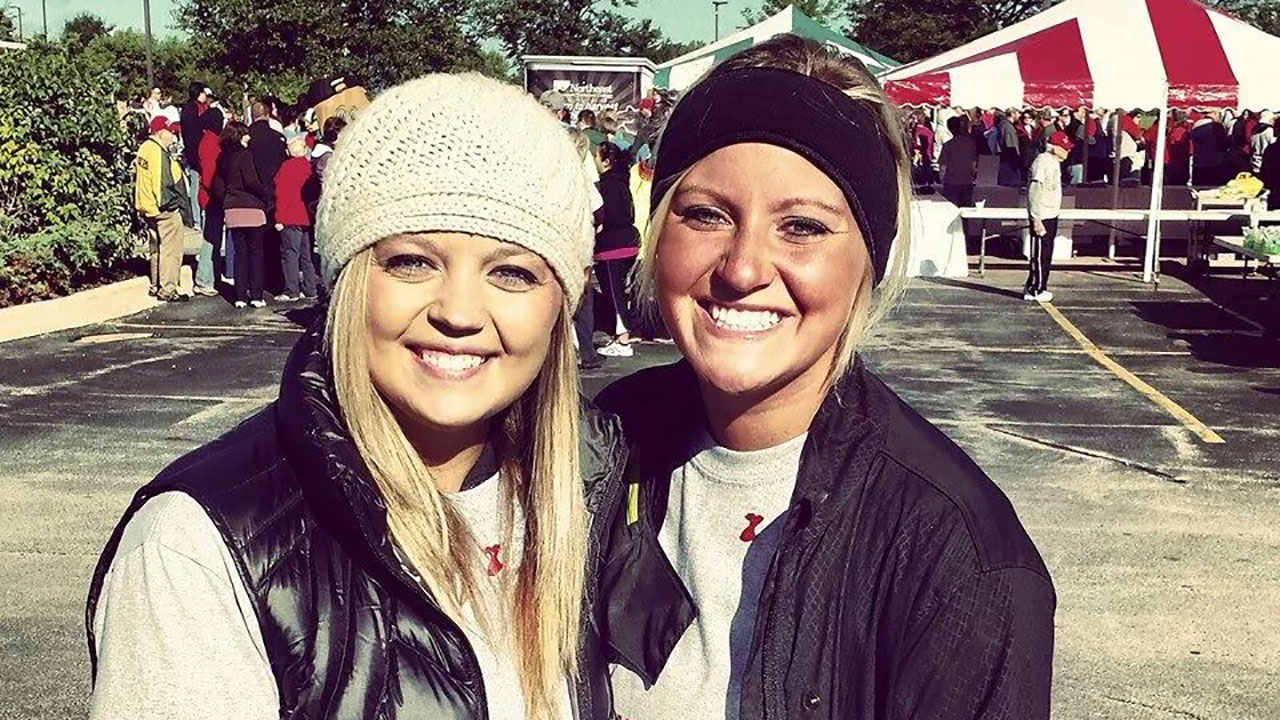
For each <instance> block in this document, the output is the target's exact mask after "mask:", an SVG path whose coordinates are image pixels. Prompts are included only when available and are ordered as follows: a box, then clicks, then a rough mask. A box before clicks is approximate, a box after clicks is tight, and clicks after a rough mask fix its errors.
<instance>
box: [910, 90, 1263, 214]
mask: <svg viewBox="0 0 1280 720" xmlns="http://www.w3.org/2000/svg"><path fill="white" fill-rule="evenodd" d="M905 112H906V114H905V120H904V125H905V127H906V130H907V134H908V141H909V143H910V147H911V149H912V157H913V163H912V164H913V177H912V179H913V182H914V184H915V185H916V186H917V187H928V186H933V185H939V184H940V185H941V186H942V190H943V194H944V195H946V196H947V197H948V198H950V199H953V200H954V201H956V202H957V204H961V205H971V204H972V197H971V195H969V194H967V190H966V188H971V187H972V185H973V182H974V179H975V178H976V175H975V173H974V168H973V166H974V165H975V164H976V162H977V160H976V159H977V156H978V155H990V156H994V157H996V158H998V166H997V167H998V170H997V172H996V183H997V184H998V185H1001V186H1005V187H1014V188H1022V187H1026V186H1027V184H1028V181H1029V178H1030V171H1031V164H1032V162H1033V161H1034V160H1035V158H1036V157H1038V156H1039V155H1040V154H1041V153H1043V152H1044V151H1045V150H1046V148H1047V146H1048V144H1049V138H1051V137H1053V135H1054V134H1055V133H1058V132H1062V133H1065V134H1066V136H1067V137H1068V138H1069V139H1070V140H1071V141H1072V144H1073V149H1072V151H1071V154H1070V155H1069V156H1068V157H1067V158H1066V159H1065V160H1064V161H1063V163H1062V179H1063V181H1064V182H1065V183H1067V184H1070V185H1084V184H1088V183H1098V182H1111V181H1113V180H1116V179H1118V180H1119V181H1120V182H1121V183H1141V184H1146V185H1149V184H1151V182H1152V179H1153V177H1154V170H1155V163H1156V157H1155V156H1156V152H1157V140H1158V138H1157V135H1158V133H1159V127H1160V125H1159V113H1158V112H1145V111H1142V110H1130V111H1125V110H1110V111H1108V110H1098V109H1089V108H1085V107H1078V108H1076V109H1074V110H1071V109H1060V110H1054V109H1047V110H1030V109H1026V110H1024V109H1010V110H999V109H990V110H981V109H979V108H974V109H972V110H964V109H954V110H952V111H950V112H947V113H944V114H943V117H942V119H941V120H940V122H939V124H938V126H937V127H935V126H934V122H933V121H932V120H931V119H930V117H929V116H928V114H926V113H925V112H922V111H919V110H910V109H908V110H906V111H905ZM1275 120H1276V118H1275V113H1273V112H1270V111H1262V112H1252V111H1244V112H1242V113H1240V114H1239V115H1235V114H1233V113H1231V112H1230V111H1222V110H1218V109H1207V110H1203V111H1193V112H1183V111H1181V110H1172V111H1170V116H1169V123H1168V134H1167V137H1166V142H1165V151H1164V160H1163V162H1164V166H1165V175H1164V183H1165V184H1166V185H1194V186H1197V187H1217V186H1220V185H1223V184H1225V183H1226V182H1228V181H1229V180H1231V179H1232V178H1234V177H1236V175H1237V174H1238V173H1242V172H1249V173H1253V174H1254V175H1257V176H1259V177H1264V175H1265V173H1264V171H1263V160H1264V156H1265V155H1266V152H1267V150H1268V149H1269V148H1270V147H1271V146H1272V144H1274V143H1275V140H1276V130H1275ZM953 141H954V142H953ZM1117 156H1118V157H1119V160H1120V168H1119V174H1118V177H1113V176H1115V175H1116V164H1115V161H1116V158H1117ZM1264 179H1265V177H1264ZM961 200H965V201H966V202H959V201H961Z"/></svg>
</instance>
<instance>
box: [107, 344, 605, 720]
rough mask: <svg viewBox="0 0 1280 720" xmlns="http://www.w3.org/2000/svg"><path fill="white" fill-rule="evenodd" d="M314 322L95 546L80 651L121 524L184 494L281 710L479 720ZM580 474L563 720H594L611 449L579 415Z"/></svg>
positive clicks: (472, 682)
mask: <svg viewBox="0 0 1280 720" xmlns="http://www.w3.org/2000/svg"><path fill="white" fill-rule="evenodd" d="M321 347H322V341H321V332H320V330H319V329H318V328H317V329H313V330H312V331H310V332H308V333H307V334H306V335H305V336H304V337H303V338H302V340H301V341H299V343H298V345H297V346H296V347H295V348H294V351H293V353H292V355H291V356H290V358H289V362H288V364H287V366H286V369H285V373H284V379H283V382H282V384H281V390H280V397H279V399H278V400H277V401H276V402H274V403H272V404H271V405H269V406H267V408H266V409H264V410H263V411H261V412H259V413H258V414H256V415H254V416H253V417H251V418H249V419H248V420H246V421H245V422H243V423H242V424H241V425H240V426H238V427H237V428H235V429H234V430H232V431H231V432H230V433H228V434H227V435H225V436H223V437H222V438H220V439H218V440H215V441H214V442H212V443H210V444H209V445H206V446H204V447H202V448H200V449H198V450H196V451H195V452H193V453H191V454H189V455H187V456H185V457H183V458H180V459H179V460H177V461H175V462H174V463H173V464H172V465H170V466H169V467H168V468H166V469H165V470H164V471H163V472H161V473H160V475H159V476H158V477H157V478H156V479H155V480H154V481H152V482H151V483H150V484H148V485H147V486H146V487H144V488H142V489H141V490H139V491H138V493H137V495H136V496H135V497H134V500H133V502H132V504H131V505H130V506H129V509H128V510H127V511H126V512H125V514H124V517H123V518H122V519H121V521H120V523H119V525H118V526H117V527H116V529H115V532H114V533H112V536H111V539H110V541H109V542H108V543H107V546H106V548H105V549H104V550H103V553H102V557H101V558H100V559H99V561H98V566H97V570H96V571H95V572H94V576H93V582H92V585H91V587H90V591H89V601H88V607H87V618H86V620H87V624H88V628H89V654H90V659H91V662H92V663H93V665H94V667H95V670H96V660H97V659H96V657H95V656H94V645H95V643H94V641H93V616H94V610H95V607H96V605H97V602H98V596H99V593H100V592H101V588H102V583H103V578H104V576H105V575H106V573H107V570H108V568H109V567H110V565H111V560H112V558H113V556H114V555H115V552H116V548H117V546H118V544H119V541H120V537H121V535H122V533H123V530H124V527H125V525H126V524H127V523H128V522H129V519H130V518H131V517H132V516H133V514H134V513H135V512H137V510H138V509H139V508H140V507H142V505H143V503H145V502H146V501H147V500H148V499H150V498H152V497H155V496H156V495H159V494H161V493H164V492H173V491H177V492H184V493H187V494H188V495H190V496H191V497H193V498H194V499H195V500H196V501H197V502H199V503H200V504H201V505H202V506H203V507H204V509H205V511H206V512H207V513H208V514H209V517H210V518H211V519H212V520H213V523H214V525H216V526H217V528H218V530H219V532H220V533H221V534H222V537H223V539H224V540H225V541H226V543H227V547H228V548H229V549H230V551H231V555H232V557H233V558H234V559H235V561H236V565H237V567H238V569H239V571H240V575H241V578H242V579H243V581H244V583H245V586H246V587H247V588H248V590H249V594H250V597H251V598H252V601H253V605H254V610H255V612H256V614H257V617H258V621H259V626H260V628H261V630H262V637H263V640H264V642H265V644H266V649H267V655H268V659H269V661H270V664H271V669H272V672H273V674H274V675H275V679H276V685H277V687H278V689H279V695H280V702H281V708H280V716H281V717H282V718H298V719H301V718H308V719H311V718H413V719H414V720H445V719H448V718H460V719H461V718H485V717H487V710H486V707H487V703H486V701H485V691H484V683H483V681H482V679H481V676H480V670H479V665H478V663H477V660H476V657H475V654H474V652H473V651H472V649H471V646H470V645H469V644H468V642H467V640H466V639H465V637H464V636H463V634H462V631H461V630H460V629H459V628H458V627H457V625H456V624H455V623H454V622H453V621H451V620H450V619H449V618H448V617H447V616H446V615H445V614H444V613H443V612H441V610H440V608H439V606H438V605H437V604H436V602H435V601H434V599H433V598H432V597H431V596H430V595H429V594H428V593H427V592H425V591H424V590H423V589H422V587H421V586H420V585H418V584H417V583H415V582H414V581H413V579H412V578H410V577H409V575H408V574H406V573H405V571H404V569H403V568H402V567H401V565H400V563H399V562H398V561H397V560H396V556H395V554H394V552H393V549H392V545H391V542H390V539H389V537H390V536H389V533H388V530H387V521H386V507H385V505H384V503H383V501H382V499H381V497H380V496H379V494H378V493H377V491H376V490H375V486H374V484H373V480H372V478H371V476H370V474H369V472H368V470H367V468H366V466H365V464H364V462H363V461H362V459H361V458H360V455H359V454H358V452H357V451H356V448H355V446H354V444H353V443H352V441H351V439H350V438H349V436H348V435H347V433H346V431H345V429H344V425H343V423H342V420H341V419H340V417H339V416H338V412H337V402H336V397H335V395H334V393H333V388H332V384H331V381H330V374H329V370H328V367H329V366H328V363H327V361H326V359H325V357H324V354H323V353H322V352H321ZM581 432H582V439H583V451H582V452H583V456H582V458H583V474H584V479H585V488H586V489H585V492H586V498H587V506H588V509H589V510H590V511H591V513H592V520H591V541H590V553H589V557H588V559H587V578H588V583H587V588H586V593H585V597H584V599H583V633H582V641H581V646H580V654H579V667H580V672H579V680H578V681H577V683H576V687H574V688H572V691H571V692H570V697H571V698H572V700H573V704H574V708H573V709H574V715H575V717H577V718H580V719H583V720H586V719H595V718H600V719H604V718H608V717H609V716H610V714H611V712H612V707H611V703H610V699H609V698H610V696H609V688H608V676H607V663H606V659H605V657H604V655H603V652H602V649H601V648H602V645H601V642H600V639H599V636H600V631H599V627H600V624H601V615H602V612H603V611H601V610H600V609H599V602H598V593H597V591H596V586H595V582H594V580H593V579H594V578H595V577H596V576H597V575H598V567H599V565H600V563H601V557H600V555H601V548H602V546H603V543H602V542H601V541H600V538H601V537H602V536H603V533H604V532H605V528H606V526H607V525H608V523H609V522H610V521H611V518H606V517H603V513H604V512H605V511H607V510H608V509H609V508H615V507H617V506H618V505H619V504H620V500H621V493H622V488H623V485H622V477H621V474H622V469H623V465H624V462H625V450H624V445H623V442H622V436H621V431H620V429H619V425H618V424H617V422H616V420H614V419H613V418H612V417H611V416H605V415H602V414H600V413H597V412H595V411H594V410H584V415H583V421H582V430H581Z"/></svg>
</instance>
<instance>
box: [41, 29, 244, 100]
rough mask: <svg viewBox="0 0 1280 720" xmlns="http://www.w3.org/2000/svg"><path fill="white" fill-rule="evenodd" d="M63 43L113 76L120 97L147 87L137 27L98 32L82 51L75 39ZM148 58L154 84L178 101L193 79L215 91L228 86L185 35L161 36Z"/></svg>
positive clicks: (143, 49)
mask: <svg viewBox="0 0 1280 720" xmlns="http://www.w3.org/2000/svg"><path fill="white" fill-rule="evenodd" d="M65 42H66V45H67V49H68V51H69V52H72V53H73V54H77V55H80V56H82V57H83V58H84V61H85V64H86V66H88V67H90V68H92V69H93V72H95V73H97V74H100V75H105V76H110V77H112V78H114V80H115V82H116V83H117V84H118V86H119V89H120V90H119V91H120V92H121V94H122V95H123V96H124V97H127V98H138V97H140V96H142V95H145V94H147V92H148V91H149V90H150V88H149V87H147V48H146V39H145V38H144V37H143V35H142V33H140V32H138V31H137V30H133V29H124V30H115V31H113V32H111V33H108V34H106V35H100V36H98V37H95V38H94V39H93V40H91V41H89V43H88V44H87V45H85V47H84V48H83V49H82V50H81V49H78V48H77V47H76V46H75V41H72V40H70V39H67V40H66V41H65ZM152 61H153V64H154V67H155V82H156V85H157V86H158V87H160V88H161V89H163V90H167V91H168V92H170V93H173V95H174V98H175V99H176V100H177V101H178V102H181V101H182V100H183V99H184V98H185V95H186V87H187V84H188V83H190V82H192V81H194V80H198V81H200V82H204V83H207V84H209V85H211V86H212V87H213V88H214V89H215V90H219V91H227V90H229V89H230V88H228V87H227V86H228V84H229V83H228V82H227V81H226V80H225V79H224V78H223V77H222V76H221V75H219V74H218V73H216V72H211V71H210V69H209V68H208V67H204V66H203V65H204V63H202V62H201V61H200V59H199V55H198V54H197V51H196V49H195V47H194V46H193V45H192V43H191V41H190V40H188V39H187V38H185V37H180V36H178V37H173V36H171V37H165V38H161V39H160V40H159V41H157V42H156V44H155V47H154V52H153V53H152ZM224 97H228V96H226V95H224Z"/></svg>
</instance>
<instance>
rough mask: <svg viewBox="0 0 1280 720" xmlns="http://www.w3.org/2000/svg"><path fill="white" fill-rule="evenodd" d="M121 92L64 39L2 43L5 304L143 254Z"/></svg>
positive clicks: (90, 277)
mask: <svg viewBox="0 0 1280 720" xmlns="http://www.w3.org/2000/svg"><path fill="white" fill-rule="evenodd" d="M117 92H118V86H117V85H116V82H115V80H114V79H113V78H112V77H110V76H109V75H107V76H104V75H103V74H102V73H100V72H94V70H93V67H92V66H91V65H90V64H88V63H86V62H85V61H84V60H83V59H81V58H79V57H73V56H70V55H68V53H67V52H66V50H65V49H64V48H63V47H61V46H58V45H53V44H49V43H42V42H37V43H33V44H32V45H31V46H30V47H28V48H27V49H26V50H21V51H4V52H0V307H4V306H7V305H14V304H18V303H22V302H30V301H33V300H41V299H44V298H48V297H56V296H59V295H64V294H67V293H69V292H71V291H72V290H74V289H76V288H78V287H81V286H83V285H86V284H93V283H96V282H100V281H102V280H104V279H109V278H110V277H111V276H112V275H113V273H116V272H117V271H118V269H119V268H120V267H121V266H122V265H123V264H124V263H125V262H126V261H128V260H129V259H130V258H131V257H134V256H135V254H136V252H137V248H138V243H137V242H136V240H137V237H138V235H137V231H138V228H137V227H136V226H135V224H134V223H135V220H134V214H133V212H132V198H131V194H130V193H131V189H132V182H131V176H132V170H131V167H132V160H133V152H134V148H133V142H132V139H131V138H130V136H129V132H128V129H127V128H126V126H125V124H124V123H123V122H122V121H121V118H120V116H119V115H118V114H117V112H116V109H115V100H114V98H115V96H116V94H117Z"/></svg>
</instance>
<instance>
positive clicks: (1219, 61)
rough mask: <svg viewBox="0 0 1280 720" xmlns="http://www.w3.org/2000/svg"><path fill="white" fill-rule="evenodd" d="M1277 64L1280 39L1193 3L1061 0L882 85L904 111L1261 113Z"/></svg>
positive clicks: (1276, 79) (1277, 86)
mask: <svg viewBox="0 0 1280 720" xmlns="http://www.w3.org/2000/svg"><path fill="white" fill-rule="evenodd" d="M1277 59H1280V37H1275V36H1272V35H1268V34H1267V33H1264V32H1262V31H1261V30H1258V29H1257V28H1255V27H1252V26H1250V25H1248V24H1246V23H1244V22H1241V21H1239V20H1237V19H1235V18H1233V17H1231V16H1229V15H1226V14H1223V13H1220V12H1217V11H1214V10H1210V9H1209V8H1206V7H1205V6H1204V5H1201V4H1200V3H1199V2H1196V0H1066V2H1063V3H1061V4H1059V5H1056V6H1054V7H1052V8H1050V9H1048V10H1045V11H1044V12H1041V13H1040V14H1038V15H1036V16H1034V17H1032V18H1029V19H1027V20H1024V21H1023V22H1020V23H1018V24H1016V25H1011V26H1009V27H1007V28H1004V29H1002V30H999V31H997V32H994V33H992V34H990V35H987V36H985V37H982V38H979V39H978V40H975V41H973V42H971V43H968V44H967V45H963V46H961V47H958V48H956V49H954V50H951V51H949V52H945V53H942V54H941V55H938V56H936V57H932V58H929V59H928V60H922V61H920V62H916V63H913V64H911V65H907V66H904V67H901V68H898V69H896V70H892V71H890V72H888V73H885V74H883V75H881V78H880V79H881V80H882V81H883V82H884V83H885V87H886V89H887V90H888V91H889V95H890V97H892V98H893V99H894V101H895V102H897V103H899V104H903V105H929V106H935V107H982V108H991V107H999V108H1004V107H1058V108H1060V107H1077V106H1080V105H1085V106H1089V107H1098V108H1162V107H1176V108H1195V107H1218V108H1234V109H1251V110H1263V109H1280V72H1278V71H1277ZM1166 101H1167V103H1168V105H1167V106H1166V104H1165V103H1166Z"/></svg>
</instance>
